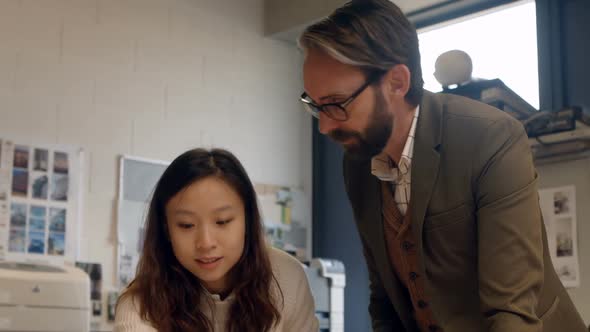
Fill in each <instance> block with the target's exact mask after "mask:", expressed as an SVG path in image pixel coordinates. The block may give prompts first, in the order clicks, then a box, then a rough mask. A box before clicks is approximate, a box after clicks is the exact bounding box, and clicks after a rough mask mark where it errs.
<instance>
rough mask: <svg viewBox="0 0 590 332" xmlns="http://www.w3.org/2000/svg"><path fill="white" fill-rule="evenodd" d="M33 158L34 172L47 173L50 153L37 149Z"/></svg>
mask: <svg viewBox="0 0 590 332" xmlns="http://www.w3.org/2000/svg"><path fill="white" fill-rule="evenodd" d="M33 157H34V158H33V160H34V162H33V170H35V171H41V172H47V169H48V168H49V151H47V150H46V149H35V153H34V154H33Z"/></svg>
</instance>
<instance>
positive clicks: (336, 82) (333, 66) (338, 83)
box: [303, 52, 364, 101]
mask: <svg viewBox="0 0 590 332" xmlns="http://www.w3.org/2000/svg"><path fill="white" fill-rule="evenodd" d="M363 77H364V76H363V74H362V72H361V71H360V70H359V69H358V68H355V67H354V66H350V65H346V64H343V63H341V62H338V61H337V60H335V59H333V58H331V57H330V56H328V55H326V54H325V53H323V54H322V53H317V52H315V53H311V52H310V53H308V55H307V57H306V58H305V61H304V63H303V84H304V88H305V91H306V92H307V93H308V94H309V95H310V97H312V98H313V99H314V100H316V101H319V99H320V98H322V97H325V96H328V95H333V94H346V93H349V92H350V91H349V90H350V88H351V84H355V82H356V81H362V80H363Z"/></svg>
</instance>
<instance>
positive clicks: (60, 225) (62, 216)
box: [49, 208, 66, 233]
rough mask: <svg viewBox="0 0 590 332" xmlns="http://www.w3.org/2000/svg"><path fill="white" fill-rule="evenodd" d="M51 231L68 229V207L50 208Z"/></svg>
mask: <svg viewBox="0 0 590 332" xmlns="http://www.w3.org/2000/svg"><path fill="white" fill-rule="evenodd" d="M49 231H50V232H59V233H65V231H66V209H59V208H51V209H49Z"/></svg>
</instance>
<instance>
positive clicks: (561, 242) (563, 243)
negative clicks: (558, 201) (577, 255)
mask: <svg viewBox="0 0 590 332" xmlns="http://www.w3.org/2000/svg"><path fill="white" fill-rule="evenodd" d="M572 231H573V229H572V218H557V219H555V240H556V246H557V251H556V255H557V257H566V256H567V257H571V256H573V255H574V240H573V234H572Z"/></svg>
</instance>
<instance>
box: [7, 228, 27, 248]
mask: <svg viewBox="0 0 590 332" xmlns="http://www.w3.org/2000/svg"><path fill="white" fill-rule="evenodd" d="M25 241H26V234H25V230H24V228H23V229H18V228H11V229H10V238H9V240H8V251H11V252H25Z"/></svg>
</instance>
